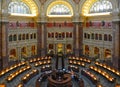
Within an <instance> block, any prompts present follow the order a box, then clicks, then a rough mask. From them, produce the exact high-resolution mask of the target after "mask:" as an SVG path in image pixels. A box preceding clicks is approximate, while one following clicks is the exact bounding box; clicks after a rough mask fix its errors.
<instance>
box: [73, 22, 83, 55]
mask: <svg viewBox="0 0 120 87" xmlns="http://www.w3.org/2000/svg"><path fill="white" fill-rule="evenodd" d="M73 33H74V37H73V38H74V53H75V56H80V55H82V54H83V53H82V49H83V46H82V38H83V34H82V33H83V28H82V22H74V31H73Z"/></svg>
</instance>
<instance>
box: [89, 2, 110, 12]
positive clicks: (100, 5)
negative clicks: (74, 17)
mask: <svg viewBox="0 0 120 87" xmlns="http://www.w3.org/2000/svg"><path fill="white" fill-rule="evenodd" d="M111 11H112V3H111V2H110V1H108V0H98V1H97V2H95V3H94V4H93V5H92V7H91V9H90V13H102V12H111Z"/></svg>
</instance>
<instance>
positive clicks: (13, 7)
mask: <svg viewBox="0 0 120 87" xmlns="http://www.w3.org/2000/svg"><path fill="white" fill-rule="evenodd" d="M8 12H9V13H19V14H30V13H31V12H30V8H29V7H28V6H27V5H26V4H25V3H24V2H22V1H14V2H11V3H10V4H9V6H8Z"/></svg>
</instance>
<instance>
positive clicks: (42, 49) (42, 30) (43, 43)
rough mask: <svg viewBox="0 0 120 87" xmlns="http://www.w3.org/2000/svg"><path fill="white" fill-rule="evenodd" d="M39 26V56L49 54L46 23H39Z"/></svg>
mask: <svg viewBox="0 0 120 87" xmlns="http://www.w3.org/2000/svg"><path fill="white" fill-rule="evenodd" d="M37 24H38V48H37V49H38V56H45V55H46V54H47V29H46V22H43V21H39V22H37Z"/></svg>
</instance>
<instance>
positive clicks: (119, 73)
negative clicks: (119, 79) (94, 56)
mask: <svg viewBox="0 0 120 87" xmlns="http://www.w3.org/2000/svg"><path fill="white" fill-rule="evenodd" d="M95 65H97V66H100V67H102V68H104V69H107V70H109V71H111V72H113V73H114V74H116V75H118V76H120V71H119V70H117V69H115V68H113V67H110V66H108V65H107V64H105V63H100V62H95Z"/></svg>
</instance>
